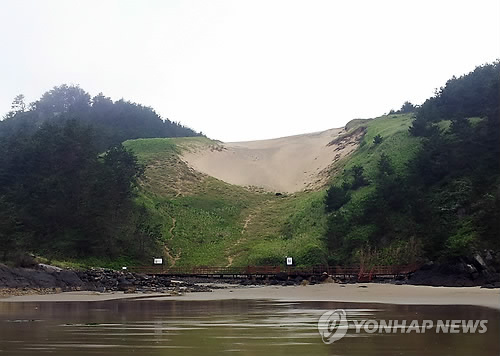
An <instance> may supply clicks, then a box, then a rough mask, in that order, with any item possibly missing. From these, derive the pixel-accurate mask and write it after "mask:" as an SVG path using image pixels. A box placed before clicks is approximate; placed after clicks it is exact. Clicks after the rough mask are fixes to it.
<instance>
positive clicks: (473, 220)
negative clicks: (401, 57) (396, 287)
mask: <svg viewBox="0 0 500 356" xmlns="http://www.w3.org/2000/svg"><path fill="white" fill-rule="evenodd" d="M499 81H500V66H499V62H495V63H493V64H489V65H484V66H481V67H478V68H476V69H475V70H474V71H473V72H471V73H469V74H467V75H464V76H462V77H460V78H453V79H451V80H449V81H448V82H447V83H446V85H445V86H444V87H443V88H441V89H440V90H439V91H437V92H436V95H435V96H434V97H432V98H430V99H428V100H427V101H426V102H425V103H424V104H423V105H422V106H421V107H419V108H418V109H417V111H416V115H415V120H414V121H413V125H412V126H411V127H410V133H411V134H412V135H413V136H414V137H417V138H419V139H420V140H421V141H420V142H421V145H420V149H419V151H418V152H417V154H416V155H415V157H414V158H413V159H411V160H410V161H409V162H408V164H407V165H406V166H405V167H403V168H402V169H395V167H394V164H393V162H392V161H391V158H390V157H389V156H388V155H385V154H382V155H381V156H380V158H379V159H378V161H377V169H376V172H375V174H374V177H373V179H370V181H369V187H365V188H362V189H364V192H363V193H358V191H360V190H362V189H360V188H361V187H362V185H360V184H348V185H346V184H345V183H344V184H343V186H342V188H340V187H339V186H338V185H337V186H336V187H331V188H330V189H329V190H328V193H327V196H326V200H325V204H326V212H327V214H328V219H329V221H328V231H327V242H328V245H329V250H330V261H331V263H360V262H361V263H365V264H366V263H368V264H370V263H372V264H373V263H378V264H393V263H408V262H413V261H415V260H416V259H421V258H431V259H436V258H455V257H458V256H464V255H467V254H471V253H473V251H474V250H475V249H479V248H494V249H498V248H499V244H500V241H499V239H498V235H497V234H498V231H500V225H499V224H500V166H499V162H500V160H499V158H500V117H499V103H500V92H499ZM377 141H380V140H379V139H377ZM374 143H375V144H376V142H374ZM359 170H360V168H359V167H358V168H356V170H354V175H355V177H356V171H357V176H358V177H359ZM352 174H353V171H351V172H345V177H346V178H347V179H348V178H349V177H350V176H352ZM358 181H359V178H358ZM354 182H356V179H354ZM355 194H357V195H358V196H362V198H359V199H356V200H354V199H350V197H351V196H354V195H355Z"/></svg>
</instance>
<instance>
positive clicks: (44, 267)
mask: <svg viewBox="0 0 500 356" xmlns="http://www.w3.org/2000/svg"><path fill="white" fill-rule="evenodd" d="M37 267H38V269H41V270H43V271H45V272H48V273H54V272H61V271H62V270H63V269H62V268H60V267H56V266H51V265H46V264H45V263H39V264H38V266H37Z"/></svg>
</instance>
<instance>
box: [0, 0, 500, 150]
mask: <svg viewBox="0 0 500 356" xmlns="http://www.w3.org/2000/svg"><path fill="white" fill-rule="evenodd" d="M0 51H1V52H0V80H1V85H0V113H1V114H2V115H3V114H4V113H6V112H7V111H8V110H9V109H10V104H11V102H12V99H13V98H14V96H15V95H17V94H19V93H23V94H25V96H26V98H27V101H28V102H31V101H34V100H36V99H37V98H39V97H40V96H41V95H42V94H43V93H44V92H45V91H47V90H49V89H51V88H52V87H53V86H55V85H59V84H62V83H68V84H71V83H72V84H79V85H80V86H81V87H82V88H83V89H85V90H86V91H88V92H89V93H90V94H91V95H95V94H97V93H98V92H101V91H102V92H103V93H104V94H105V95H107V96H110V97H111V98H112V99H114V100H117V99H120V98H122V97H123V98H125V99H128V100H132V101H135V102H138V103H141V104H145V105H150V106H152V107H153V108H155V109H156V110H157V112H159V113H160V114H161V115H162V116H163V117H165V118H169V119H171V120H175V121H180V122H181V123H183V124H185V125H188V126H190V127H192V128H194V129H196V130H201V131H203V132H204V133H205V134H207V135H208V136H209V137H211V138H216V139H221V140H223V141H239V140H250V139H263V138H272V137H278V136H287V135H292V134H299V133H306V132H313V131H318V130H324V129H328V128H333V127H340V126H343V125H344V124H345V123H346V122H347V121H349V120H351V119H353V118H360V117H375V116H378V115H380V114H383V113H385V112H388V111H389V110H390V109H391V108H394V109H398V108H399V107H400V106H401V104H402V103H403V102H404V101H405V100H410V101H412V102H414V103H417V104H420V103H422V102H423V101H424V100H425V99H426V98H427V97H429V96H431V95H432V94H433V91H434V89H435V88H437V87H440V86H442V85H443V84H444V83H445V82H446V80H447V79H449V78H450V77H451V76H452V75H457V76H458V75H461V74H464V73H467V72H469V71H471V70H473V69H474V67H475V66H476V65H479V64H483V63H485V62H492V61H493V60H495V59H496V58H500V1H498V0H474V1H472V0H469V1H457V0H451V1H443V0H432V1H422V0H416V1H404V0H395V1H384V0H377V1H373V0H367V1H347V0H344V1H333V0H329V1H319V0H315V1H306V0H304V1H293V0H284V1H274V0H263V1H259V0H248V1H238V0H227V1H217V0H216V1H213V0H211V1H208V0H199V1H171V0H164V1H152V0H148V1H139V0H137V1H124V0H120V1H110V0H107V1H102V0H99V1H89V0H85V1H71V0H62V1H55V0H54V1H50V0H45V1H42V0H33V1H24V0H12V1H9V0H0Z"/></svg>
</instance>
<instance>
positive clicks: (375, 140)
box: [373, 134, 384, 145]
mask: <svg viewBox="0 0 500 356" xmlns="http://www.w3.org/2000/svg"><path fill="white" fill-rule="evenodd" d="M383 140H384V139H383V138H382V136H380V134H377V135H376V136H374V137H373V143H374V144H375V145H380V144H381V143H382V141H383Z"/></svg>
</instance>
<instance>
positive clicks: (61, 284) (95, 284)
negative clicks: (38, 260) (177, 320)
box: [0, 264, 210, 293]
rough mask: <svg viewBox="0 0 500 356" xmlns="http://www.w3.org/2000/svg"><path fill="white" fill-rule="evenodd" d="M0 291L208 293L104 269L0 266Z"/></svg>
mask: <svg viewBox="0 0 500 356" xmlns="http://www.w3.org/2000/svg"><path fill="white" fill-rule="evenodd" d="M0 288H18V289H40V288H41V289H44V290H45V289H51V288H52V289H57V290H59V291H74V290H89V291H99V292H111V291H124V292H159V293H162V292H169V291H176V292H191V291H210V289H209V288H208V287H206V286H203V285H198V284H195V283H190V282H186V281H173V280H171V279H170V278H167V277H164V276H148V275H143V274H137V273H130V272H127V271H113V270H110V269H103V268H92V269H89V270H82V271H73V270H67V269H62V268H58V267H54V266H49V265H44V264H39V265H37V266H35V267H33V268H11V267H8V266H6V265H2V264H0Z"/></svg>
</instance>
